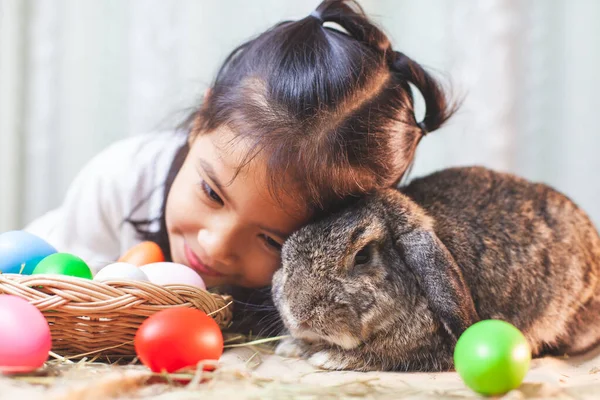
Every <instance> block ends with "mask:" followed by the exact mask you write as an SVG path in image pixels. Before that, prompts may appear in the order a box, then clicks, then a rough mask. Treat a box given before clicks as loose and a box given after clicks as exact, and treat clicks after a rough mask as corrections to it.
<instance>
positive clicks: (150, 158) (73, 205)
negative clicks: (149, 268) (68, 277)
mask: <svg viewBox="0 0 600 400" xmlns="http://www.w3.org/2000/svg"><path fill="white" fill-rule="evenodd" d="M186 140H187V137H186V134H185V133H184V132H181V131H177V132H165V133H151V134H144V135H138V136H133V137H129V138H127V139H123V140H120V141H118V142H116V143H114V144H112V145H110V146H109V147H107V148H106V149H104V150H103V151H102V152H100V153H99V154H98V155H96V156H95V157H94V158H92V160H91V161H90V162H89V163H88V164H87V165H85V167H84V168H83V169H82V170H81V171H80V172H79V173H78V174H77V176H76V177H75V179H74V181H73V183H72V184H71V186H70V187H69V189H68V191H67V194H66V197H65V199H64V202H63V203H62V204H61V205H60V207H58V208H56V209H54V210H52V211H49V212H47V213H46V214H44V215H43V216H41V217H40V218H38V219H36V220H34V221H33V222H31V223H30V224H29V225H28V226H27V227H25V230H26V231H28V232H30V233H33V234H35V235H37V236H39V237H41V238H42V239H44V240H46V241H47V242H48V243H50V244H51V245H52V246H54V247H55V248H56V249H57V250H58V251H59V252H67V253H71V254H74V255H76V256H78V257H80V258H82V259H83V260H85V261H86V262H87V263H88V264H89V266H90V267H91V268H92V271H93V272H96V271H97V270H98V269H99V268H100V267H102V266H104V265H106V264H108V263H111V262H114V261H116V260H117V259H118V258H119V257H120V256H121V255H122V254H123V253H124V252H125V251H127V250H128V249H129V248H131V247H132V246H134V245H136V244H137V243H139V242H140V239H139V238H138V237H137V233H136V231H135V229H134V228H133V226H132V225H131V224H130V223H127V222H125V223H123V221H124V220H125V219H126V218H129V217H131V218H132V219H135V220H144V219H154V218H158V217H159V216H160V212H161V207H162V203H163V200H164V194H165V193H164V184H165V181H166V178H167V174H168V172H169V169H170V167H171V164H172V162H173V159H174V157H175V154H176V152H177V150H178V149H179V148H180V147H181V146H182V145H183V144H184V143H185V141H186ZM136 207H137V209H136ZM134 210H135V212H134V213H133V214H132V212H133V211H134ZM149 228H150V229H158V222H157V223H156V224H154V225H150V227H149Z"/></svg>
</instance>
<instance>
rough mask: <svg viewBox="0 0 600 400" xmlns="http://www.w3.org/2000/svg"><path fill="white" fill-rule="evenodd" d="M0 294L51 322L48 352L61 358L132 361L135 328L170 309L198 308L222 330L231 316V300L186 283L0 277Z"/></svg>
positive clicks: (60, 277) (29, 276)
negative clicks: (18, 300) (25, 303)
mask: <svg viewBox="0 0 600 400" xmlns="http://www.w3.org/2000/svg"><path fill="white" fill-rule="evenodd" d="M0 294H12V295H15V296H18V297H21V298H23V299H25V300H28V301H29V302H30V303H31V304H33V305H34V306H36V307H37V308H38V309H39V310H40V311H41V312H42V314H43V315H44V317H46V319H47V320H48V322H49V324H50V331H51V333H52V351H53V352H55V353H57V354H59V355H61V356H64V357H73V356H84V355H85V356H90V357H92V356H95V355H99V356H118V357H124V358H133V357H135V350H134V347H133V339H134V337H135V333H136V331H137V329H138V327H139V326H140V324H141V323H142V322H143V321H144V320H145V319H146V318H147V317H149V316H150V315H152V314H154V313H156V312H157V311H160V310H164V309H167V308H171V307H191V308H197V309H199V310H202V311H204V312H205V313H207V314H209V315H211V316H212V317H213V318H214V319H215V321H216V322H217V324H218V325H219V326H220V327H221V328H225V327H227V326H228V325H229V323H230V321H231V317H232V302H231V297H230V296H222V295H218V294H214V293H209V292H207V291H205V290H202V289H199V288H196V287H193V286H187V285H167V286H158V285H155V284H152V283H148V282H140V281H131V280H111V281H106V282H97V281H92V280H88V279H81V278H75V277H70V276H62V275H12V274H6V275H2V274H0Z"/></svg>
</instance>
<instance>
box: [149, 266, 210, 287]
mask: <svg viewBox="0 0 600 400" xmlns="http://www.w3.org/2000/svg"><path fill="white" fill-rule="evenodd" d="M139 268H140V269H141V270H142V271H144V272H145V273H146V275H147V276H148V279H150V282H152V283H154V284H156V285H161V286H164V285H190V286H196V287H199V288H201V289H206V285H205V284H204V281H203V280H202V278H201V277H200V275H198V274H197V273H196V272H195V271H194V270H193V269H191V268H190V267H188V266H186V265H183V264H178V263H173V262H157V263H151V264H146V265H142V266H141V267H139Z"/></svg>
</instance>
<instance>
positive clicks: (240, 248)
mask: <svg viewBox="0 0 600 400" xmlns="http://www.w3.org/2000/svg"><path fill="white" fill-rule="evenodd" d="M232 138H233V134H232V132H231V131H229V130H228V129H227V128H219V129H217V130H215V131H214V132H211V133H209V134H204V135H199V136H197V137H196V138H195V139H193V140H192V141H191V142H190V150H189V153H188V155H187V157H186V159H185V161H184V163H183V166H182V167H181V169H180V171H179V173H178V174H177V177H176V178H175V180H174V182H173V185H172V187H171V190H170V192H169V195H168V198H167V205H166V211H165V218H166V224H167V231H168V235H169V241H170V247H171V254H172V258H173V262H176V263H180V264H185V265H187V266H189V267H191V268H193V269H194V270H195V271H196V272H197V273H198V274H199V275H200V276H201V277H202V279H204V282H205V283H206V285H207V286H208V287H213V286H219V285H235V286H242V287H254V288H256V287H262V286H267V285H269V284H270V283H271V278H272V276H273V273H274V272H275V271H276V270H277V268H279V265H280V250H281V245H282V243H283V241H284V240H285V239H286V238H287V236H289V235H290V234H291V233H292V232H293V231H294V230H296V229H298V228H299V227H300V226H302V225H303V224H304V223H306V222H307V221H308V219H309V215H308V214H307V213H298V212H296V213H292V212H291V210H296V209H297V206H296V203H294V202H293V199H289V198H285V197H284V198H283V200H284V201H283V208H285V211H284V209H282V205H280V204H279V203H281V201H280V202H277V201H276V200H275V199H273V198H272V197H271V196H270V194H269V191H268V189H267V186H266V179H265V164H264V161H263V160H261V159H260V158H259V157H257V158H255V159H254V160H252V161H251V162H250V163H249V164H248V165H247V166H246V167H244V168H243V169H242V170H241V172H240V173H239V174H238V175H237V176H236V177H235V179H234V180H233V181H232V178H233V176H234V174H235V171H236V167H237V166H238V164H239V161H240V160H241V157H242V156H243V155H245V150H247V148H246V147H245V146H244V143H243V142H241V141H235V142H234V145H228V143H229V141H230V140H231V139H232ZM282 181H283V179H282ZM286 205H288V206H289V207H286ZM286 211H287V212H286Z"/></svg>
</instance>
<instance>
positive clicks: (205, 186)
mask: <svg viewBox="0 0 600 400" xmlns="http://www.w3.org/2000/svg"><path fill="white" fill-rule="evenodd" d="M200 186H201V187H202V191H203V192H204V194H205V195H206V196H208V197H209V198H210V199H211V200H213V201H216V202H217V203H219V204H221V205H222V204H224V203H223V200H222V199H221V198H220V197H219V195H218V194H217V192H215V191H214V190H212V188H211V187H210V186H209V185H208V183H206V181H202V182H201V183H200Z"/></svg>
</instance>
